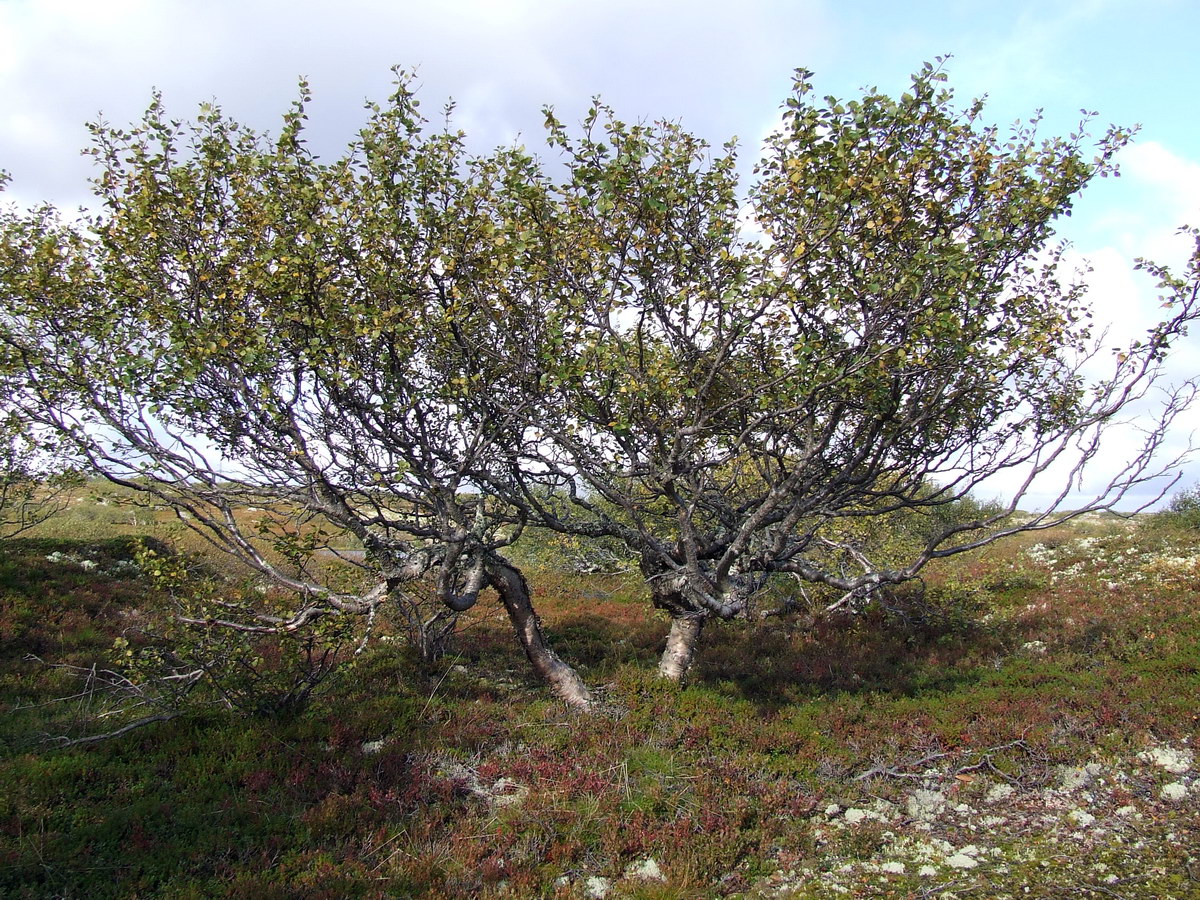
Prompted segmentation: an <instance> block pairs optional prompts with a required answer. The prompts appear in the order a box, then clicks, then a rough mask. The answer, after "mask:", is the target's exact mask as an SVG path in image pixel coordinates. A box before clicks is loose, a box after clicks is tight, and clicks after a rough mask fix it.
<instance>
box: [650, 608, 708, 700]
mask: <svg viewBox="0 0 1200 900" xmlns="http://www.w3.org/2000/svg"><path fill="white" fill-rule="evenodd" d="M703 630H704V617H703V616H699V615H686V614H685V615H678V616H676V615H673V616H671V630H670V631H668V632H667V646H666V648H665V649H664V650H663V655H662V659H660V660H659V662H658V674H659V675H661V676H662V677H663V678H666V679H667V680H668V681H673V682H674V683H675V684H686V683H687V674H688V669H690V668H691V667H692V661H693V660H695V658H696V647H697V646H698V645H699V643H700V632H701V631H703Z"/></svg>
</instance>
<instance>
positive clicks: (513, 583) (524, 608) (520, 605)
mask: <svg viewBox="0 0 1200 900" xmlns="http://www.w3.org/2000/svg"><path fill="white" fill-rule="evenodd" d="M487 575H488V581H489V582H490V583H491V585H492V587H494V588H495V589H496V591H497V593H499V594H500V600H501V602H502V603H503V604H504V609H505V610H506V611H507V612H508V618H509V619H510V620H511V621H512V624H513V629H514V630H515V631H516V633H517V640H519V641H520V642H521V646H522V647H523V648H524V649H525V655H526V656H527V657H529V662H530V664H531V665H532V666H533V670H534V671H535V672H536V673H537V674H538V677H539V678H541V679H542V680H543V681H545V682H546V683H547V684H548V685H550V690H551V692H553V693H554V695H555V696H556V697H558V698H559V699H560V700H565V701H566V702H567V703H569V704H570V705H571V706H575V707H578V708H580V709H586V708H587V707H588V706H589V705H590V704H591V702H592V695H591V693H590V692H589V691H588V689H587V685H586V684H584V683H583V679H582V678H580V677H579V673H578V672H576V671H575V670H574V669H573V668H571V667H570V666H569V665H567V664H566V663H565V662H563V661H562V660H561V659H559V657H558V654H556V653H555V652H554V651H553V650H551V649H550V647H549V646H547V644H546V639H545V637H544V636H543V635H542V626H541V623H540V622H539V621H538V617H537V613H535V612H534V610H533V603H532V601H531V600H530V597H529V584H528V583H527V582H526V581H525V576H524V575H522V574H521V573H520V571H518V570H517V569H515V568H513V567H512V566H509V565H506V564H504V563H503V562H495V561H493V562H492V563H490V564H489V565H488V571H487Z"/></svg>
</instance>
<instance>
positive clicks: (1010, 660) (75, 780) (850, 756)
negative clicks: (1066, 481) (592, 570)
mask: <svg viewBox="0 0 1200 900" xmlns="http://www.w3.org/2000/svg"><path fill="white" fill-rule="evenodd" d="M117 499H119V498H117ZM117 499H114V498H113V497H95V496H88V497H81V499H80V500H79V502H77V503H76V504H75V506H74V507H72V509H71V510H69V511H68V514H67V516H66V517H63V518H61V519H60V520H58V522H57V524H54V525H53V526H49V525H48V528H49V530H47V531H44V532H42V533H40V535H39V536H35V537H33V538H30V539H28V540H18V541H14V542H11V543H10V544H9V545H8V546H6V547H5V548H4V549H3V551H2V552H0V704H2V706H3V710H4V714H3V716H2V717H0V784H3V785H5V790H4V791H3V792H0V894H5V895H8V896H15V897H48V896H63V897H82V896H88V897H132V896H162V897H256V898H257V897H297V896H302V897H352V896H361V897H384V896H414V897H460V896H471V897H537V896H547V897H555V896H557V897H563V898H567V897H589V896H593V897H599V896H605V895H606V896H609V897H642V898H674V897H713V896H730V897H748V898H774V897H797V898H805V897H812V898H817V897H829V896H836V895H839V894H840V895H845V896H854V897H1096V898H1102V897H1103V898H1108V897H1128V898H1135V897H1141V898H1148V897H1189V896H1200V852H1198V851H1197V848H1198V847H1200V760H1198V759H1197V755H1196V746H1195V744H1196V739H1197V738H1196V734H1197V726H1198V723H1200V610H1197V605H1196V602H1195V598H1196V591H1197V589H1198V588H1200V542H1198V541H1197V540H1196V539H1195V537H1194V533H1193V532H1189V531H1187V530H1171V529H1165V530H1164V529H1154V528H1150V527H1146V526H1144V525H1139V524H1137V523H1133V522H1130V521H1129V520H1123V519H1120V518H1116V517H1097V516H1090V517H1085V518H1084V519H1082V520H1079V521H1077V522H1076V523H1074V524H1073V525H1072V526H1070V527H1064V528H1060V529H1057V530H1055V531H1051V532H1044V533H1039V534H1036V535H1025V536H1022V537H1021V538H1018V539H1016V540H1014V541H1012V542H1010V543H1008V544H1004V545H1001V546H998V547H994V548H991V549H990V550H988V551H986V552H983V553H981V554H979V555H977V556H974V557H972V558H970V559H963V560H960V561H956V562H955V563H954V564H953V565H949V566H947V567H945V568H943V569H941V570H938V571H936V572H933V573H931V574H930V577H929V579H928V583H927V585H926V589H925V592H924V594H923V595H922V596H917V595H916V594H913V593H911V592H910V593H904V594H902V595H900V596H897V597H895V598H892V600H891V601H890V602H889V604H887V606H886V607H885V606H878V607H875V608H873V609H871V610H869V611H867V612H866V613H865V614H864V615H861V616H857V617H851V616H845V615H822V614H820V613H819V612H817V611H815V610H804V609H802V610H800V611H798V612H797V613H796V614H795V615H793V616H792V617H791V618H789V619H786V620H783V621H782V622H780V621H779V620H772V621H771V622H770V623H768V624H761V623H760V624H754V623H740V624H736V625H734V626H732V627H724V628H720V629H713V630H712V631H710V632H709V633H708V634H706V636H705V640H704V644H703V646H702V649H701V653H700V657H699V660H698V662H697V666H696V670H695V671H694V673H693V677H692V679H691V684H690V686H688V687H687V688H686V689H684V690H678V689H676V688H674V687H670V686H667V685H664V684H662V683H661V682H660V681H659V680H658V679H657V678H656V677H655V675H654V672H653V664H654V660H655V658H656V655H657V651H658V649H659V648H660V646H661V642H662V640H663V638H664V635H665V631H666V624H667V623H666V621H665V620H660V619H658V618H656V617H655V615H654V614H653V613H652V612H650V611H649V609H648V604H647V603H646V602H645V598H644V596H643V595H642V594H641V593H640V592H641V590H642V589H641V588H640V587H639V585H638V583H637V579H636V578H632V577H626V576H623V575H620V574H617V575H572V574H567V573H565V572H563V571H559V570H555V569H554V568H551V567H547V568H545V569H542V570H538V571H534V572H530V581H531V583H532V584H533V586H534V588H535V591H536V595H537V596H536V599H537V601H538V603H539V609H540V611H541V612H542V614H543V618H544V621H545V625H546V628H547V632H548V635H549V637H550V639H551V640H552V642H553V643H554V645H555V647H556V648H557V649H558V650H559V652H560V653H561V654H562V655H563V656H564V657H565V658H567V659H569V660H570V661H571V662H572V663H575V664H577V665H578V666H579V668H580V670H581V672H582V673H583V674H584V675H585V677H586V678H587V680H588V682H589V684H590V685H592V686H594V687H595V691H596V694H597V695H598V696H599V698H600V702H599V703H598V704H597V705H598V709H597V710H596V711H595V712H594V713H592V714H590V715H581V714H579V713H576V712H573V711H571V710H569V709H567V708H566V707H565V706H563V705H562V704H560V703H558V702H555V701H553V700H551V699H549V698H548V696H547V694H546V693H545V691H544V689H543V688H542V687H541V686H540V685H539V684H537V683H536V682H535V681H534V680H533V679H532V677H531V675H530V674H529V672H528V667H527V665H526V664H525V662H524V660H523V658H521V656H520V651H519V649H518V648H517V647H516V646H515V645H514V644H513V641H512V638H511V634H510V632H509V630H508V626H507V623H506V620H505V619H504V617H503V613H502V611H501V610H500V609H499V607H498V605H497V604H491V605H485V604H482V603H481V604H480V606H479V607H477V608H476V609H474V610H472V611H471V613H470V614H468V615H467V616H466V617H465V618H464V620H463V624H464V628H463V630H462V633H461V634H460V635H459V637H458V638H457V640H456V642H455V645H454V647H453V649H452V651H451V652H450V653H449V654H448V655H447V656H446V657H444V658H443V659H441V660H439V661H437V662H435V663H421V662H419V661H418V660H417V659H416V658H415V657H414V656H413V655H412V654H411V653H409V652H407V651H406V650H405V649H404V648H403V642H402V641H401V640H399V639H398V638H399V635H398V634H397V633H395V632H394V631H392V630H390V626H389V624H388V623H381V624H380V626H379V628H378V634H377V636H376V639H375V640H374V641H373V642H372V643H371V644H370V645H369V646H368V648H367V649H366V650H365V651H364V652H363V653H361V654H360V655H358V656H354V655H353V653H352V650H353V645H350V646H349V647H348V649H347V650H346V651H344V652H343V656H344V657H345V659H344V664H343V665H342V666H341V667H340V668H339V669H337V670H336V672H335V674H334V675H332V676H331V677H330V678H329V679H327V680H326V681H325V682H323V683H322V684H321V686H320V690H319V691H318V692H317V693H315V694H314V695H313V697H312V700H311V703H310V705H309V706H308V708H307V709H305V710H303V711H300V712H295V711H293V712H292V713H291V714H283V713H280V712H278V711H276V712H274V713H272V714H247V713H245V712H239V711H225V710H221V709H218V708H208V709H205V710H201V711H196V712H193V713H190V714H187V715H183V716H180V717H178V718H175V719H172V720H170V721H165V722H160V723H156V724H154V725H151V726H148V727H146V728H143V729H139V730H137V731H135V732H131V733H130V734H127V735H125V736H123V737H121V738H119V739H116V740H113V741H108V742H104V743H100V744H95V745H86V744H84V745H75V746H68V747H63V746H59V744H61V743H62V742H61V741H55V740H54V738H55V737H56V736H59V735H72V736H74V735H77V734H80V733H82V732H80V731H79V730H78V729H79V728H80V727H81V726H83V725H84V724H87V722H88V721H89V717H92V718H91V726H92V727H102V726H103V723H102V722H97V721H95V720H94V717H95V715H96V714H97V712H99V711H102V708H101V707H99V706H97V705H95V703H93V702H92V701H90V700H89V698H88V695H87V694H86V692H81V690H80V688H81V686H82V687H86V679H84V680H83V681H82V682H81V681H80V679H79V677H78V672H79V671H84V672H88V671H90V670H91V667H92V666H93V665H96V666H97V670H99V669H100V668H103V667H105V666H109V665H111V664H112V663H113V661H114V655H113V654H114V650H113V647H114V642H115V641H117V639H118V638H122V637H126V636H128V635H131V634H133V633H135V632H136V631H137V629H138V628H140V627H142V626H143V624H144V622H145V621H146V620H147V617H150V616H152V614H153V613H154V610H155V609H157V608H159V607H161V606H162V605H163V604H164V603H165V602H166V598H165V596H164V595H163V594H162V592H161V591H159V590H158V589H157V588H155V587H154V583H153V580H152V579H150V578H148V577H147V576H146V575H145V574H144V573H143V571H142V569H141V567H139V566H138V564H137V563H136V562H135V556H136V555H137V550H138V544H137V542H136V541H135V540H134V539H133V536H134V535H137V534H142V535H149V536H151V537H157V538H158V539H161V540H173V541H175V542H176V543H177V544H179V545H181V546H183V547H184V548H185V549H188V550H191V551H198V550H199V549H200V548H199V545H190V544H188V543H187V541H186V538H185V537H184V535H183V534H182V533H180V532H176V531H171V530H170V529H171V528H172V527H173V526H171V525H170V524H169V522H168V516H167V515H166V514H165V513H164V512H163V511H158V512H156V511H154V510H147V509H139V508H135V507H130V506H125V505H121V504H120V503H118V502H117ZM99 501H103V502H99ZM71 517H74V518H73V519H72V518H71ZM88 522H90V523H92V524H91V525H90V526H86V527H85V525H86V523H88ZM227 574H229V575H230V577H238V573H236V572H230V573H227ZM581 596H582V597H586V598H587V603H586V604H580V603H578V602H577V601H578V598H580V597H581ZM31 654H32V655H36V656H37V657H38V658H39V659H40V660H42V662H38V661H37V660H34V659H30V658H28V657H29V656H30V655H31ZM50 663H67V664H70V665H72V666H75V667H76V669H75V670H71V671H68V670H66V669H63V668H53V667H50V666H49V665H48V664H50ZM72 695H74V696H75V699H74V700H72V701H70V702H67V703H62V702H58V703H54V702H50V701H52V700H53V699H54V698H58V697H65V696H72Z"/></svg>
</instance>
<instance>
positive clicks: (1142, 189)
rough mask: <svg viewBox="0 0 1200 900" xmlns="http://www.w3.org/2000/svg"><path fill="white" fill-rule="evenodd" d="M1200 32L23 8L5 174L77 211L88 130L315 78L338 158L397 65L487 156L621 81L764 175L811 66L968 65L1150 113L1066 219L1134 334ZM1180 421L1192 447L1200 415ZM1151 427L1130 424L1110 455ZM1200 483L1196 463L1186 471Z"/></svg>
mask: <svg viewBox="0 0 1200 900" xmlns="http://www.w3.org/2000/svg"><path fill="white" fill-rule="evenodd" d="M1196 35H1200V3H1196V2H1195V0H1056V2H1053V3H1047V2H1045V0H1007V2H1004V3H999V2H996V0H959V2H951V0H909V2H905V3H896V2H894V0H892V2H877V0H861V2H860V0H840V2H838V0H790V2H785V0H741V2H740V3H737V4H734V3H731V2H729V0H724V2H714V0H683V2H679V0H662V2H654V0H637V2H635V0H591V2H583V0H578V2H571V0H490V2H489V0H438V2H436V3H435V2H428V0H424V2H411V0H391V2H383V0H376V2H369V0H340V2H339V3H337V4H332V3H329V2H315V0H204V2H201V0H191V2H185V0H0V169H4V170H6V171H8V172H9V173H10V175H11V176H12V182H11V184H10V185H9V188H8V190H7V192H6V194H7V199H8V200H10V201H13V202H16V203H18V204H21V205H33V204H35V203H40V202H51V203H54V204H56V205H58V206H59V207H60V208H64V209H74V208H76V207H78V206H80V205H83V204H86V203H87V202H88V200H89V198H90V191H89V188H88V183H87V179H88V178H89V176H90V175H91V174H92V170H91V164H90V162H89V161H87V160H85V159H83V158H82V157H81V156H80V154H79V151H80V150H81V149H82V148H84V147H85V146H86V144H87V141H88V134H87V129H86V127H85V125H86V123H87V122H89V121H95V120H97V119H100V118H103V119H104V120H106V121H108V122H109V123H111V124H113V125H123V124H126V123H130V122H133V121H135V120H137V119H138V118H139V117H140V114H141V112H142V111H143V110H144V109H145V108H146V106H147V105H148V103H149V100H150V96H151V92H152V90H154V89H158V90H160V91H162V93H163V97H164V102H165V105H166V108H167V110H168V112H169V113H170V115H172V116H173V117H178V118H186V117H188V116H190V115H192V114H194V113H195V111H196V109H197V107H198V105H199V104H200V103H202V102H208V101H214V100H215V101H217V102H218V103H219V104H220V105H221V106H222V107H223V109H224V110H225V111H226V113H227V114H229V115H230V116H232V117H233V118H235V119H238V120H239V121H242V122H244V123H246V124H248V125H251V126H253V127H255V128H257V129H260V130H268V131H274V130H277V128H278V123H279V120H280V116H281V114H282V113H283V112H284V110H285V109H286V108H287V106H288V105H289V103H290V102H291V101H292V100H293V99H295V97H296V96H297V83H298V81H299V79H300V77H301V76H303V77H305V78H307V79H308V81H309V83H310V85H311V87H312V90H313V93H314V101H313V103H312V104H311V106H310V107H309V123H308V124H309V140H310V145H311V146H313V147H314V148H315V149H316V150H317V151H318V152H321V153H322V154H327V155H329V156H334V155H336V154H337V153H339V152H340V150H341V149H342V148H344V146H345V145H346V144H347V143H348V142H349V141H350V140H351V139H352V137H353V136H354V134H355V132H356V130H357V129H358V127H360V126H361V125H362V124H363V122H364V121H365V119H366V113H365V111H364V109H363V105H364V103H365V102H366V101H368V100H384V99H385V98H386V96H387V94H388V93H389V86H390V84H391V81H392V74H391V69H392V67H393V66H402V67H404V68H406V69H411V70H414V71H415V72H416V73H417V79H418V84H419V85H420V93H419V96H420V98H421V100H422V103H423V109H425V111H426V113H427V115H430V116H431V117H436V116H437V115H438V114H439V113H440V110H441V109H442V107H443V105H444V104H445V103H446V101H447V100H449V99H451V98H452V99H453V100H454V102H455V104H456V112H455V122H456V124H457V125H458V126H459V127H461V128H463V129H464V130H465V131H466V132H467V133H468V135H469V141H470V144H471V146H473V147H476V148H477V149H479V150H486V149H488V148H490V147H493V146H496V145H498V144H502V143H509V142H512V141H521V142H523V143H525V144H526V145H528V146H530V147H531V148H534V147H538V146H540V145H541V141H542V120H543V117H542V115H541V109H542V107H543V106H544V105H547V104H548V105H551V106H553V107H554V108H555V110H556V112H557V114H558V116H559V117H560V118H561V119H563V120H564V121H567V122H572V121H577V120H578V119H580V118H582V116H583V114H584V112H585V111H586V110H587V108H588V106H589V105H590V98H591V97H592V96H593V95H597V94H598V95H600V96H602V97H603V99H604V100H605V101H606V102H607V103H609V104H610V105H611V106H613V107H614V108H615V109H616V110H617V112H618V114H619V115H620V116H621V117H622V118H624V119H625V120H626V121H636V120H640V119H670V120H673V121H679V122H680V123H681V124H682V125H683V126H684V127H685V128H687V129H689V130H691V131H693V132H695V133H697V134H700V135H701V136H703V137H705V138H707V139H708V140H710V141H711V142H712V143H713V144H716V145H719V144H721V143H723V142H724V141H726V140H728V139H729V138H730V137H733V136H735V135H736V136H737V137H738V138H739V140H740V143H741V146H742V154H743V157H744V158H745V159H746V160H747V165H749V162H750V161H752V159H753V157H754V155H755V151H756V149H757V146H758V144H759V142H760V141H761V139H762V137H763V136H764V135H766V134H767V133H768V132H769V131H770V130H771V129H772V128H773V127H774V126H775V124H776V123H777V121H778V116H779V108H780V104H781V103H782V102H783V100H784V99H785V97H786V96H787V94H788V91H789V89H790V86H791V80H792V72H793V70H794V69H796V68H797V67H803V68H806V69H809V70H812V71H813V72H814V76H813V81H814V85H815V88H816V92H817V94H818V95H822V96H823V95H825V94H833V95H835V96H838V97H841V98H848V97H853V96H855V95H856V94H857V93H858V92H860V90H861V89H862V88H863V87H878V88H879V89H880V90H883V91H885V92H888V93H894V94H898V93H900V92H901V91H903V90H904V89H905V87H906V85H907V80H908V76H909V74H910V73H912V72H913V71H915V70H917V69H918V68H919V67H920V65H921V64H922V63H923V62H925V61H932V60H933V59H934V58H935V57H938V56H945V55H950V56H951V59H950V60H949V62H948V63H947V64H946V70H947V71H948V73H949V76H950V81H949V84H950V86H951V87H952V88H953V89H954V90H955V92H956V95H957V96H958V97H959V98H961V99H962V100H963V102H964V103H965V102H966V101H967V100H969V99H971V98H974V97H976V96H983V95H986V96H987V98H988V105H987V108H986V112H985V119H987V120H990V121H994V122H996V123H998V124H1000V125H1002V126H1004V125H1007V124H1009V123H1011V122H1013V121H1015V120H1017V119H1019V118H1028V117H1029V116H1030V115H1031V114H1033V113H1034V112H1035V111H1036V110H1038V109H1040V110H1042V111H1043V126H1042V128H1043V131H1044V133H1046V134H1047V135H1050V134H1066V133H1068V132H1070V131H1072V130H1074V128H1075V127H1076V126H1077V125H1078V124H1079V120H1080V113H1081V110H1090V111H1095V112H1096V113H1097V114H1098V118H1097V119H1096V125H1095V128H1097V129H1102V128H1103V126H1104V125H1107V124H1108V123H1110V122H1111V123H1117V124H1120V125H1125V126H1132V125H1138V126H1140V131H1139V133H1138V136H1137V139H1136V141H1135V143H1134V144H1133V146H1132V147H1130V148H1129V149H1127V150H1126V151H1125V152H1124V153H1123V154H1122V157H1121V164H1122V177H1120V178H1118V179H1108V180H1106V181H1100V182H1097V183H1095V184H1094V185H1093V187H1091V188H1089V189H1088V191H1087V192H1086V193H1085V195H1084V196H1083V198H1081V200H1080V201H1079V202H1078V203H1077V205H1076V208H1075V212H1074V215H1073V216H1072V218H1071V219H1069V220H1065V221H1064V222H1063V223H1062V225H1061V227H1060V228H1059V234H1060V236H1061V237H1062V238H1064V239H1066V240H1069V241H1070V242H1071V245H1072V251H1071V256H1070V259H1071V261H1072V264H1073V265H1083V264H1084V263H1085V262H1086V263H1087V264H1088V265H1090V266H1091V267H1092V268H1093V270H1094V271H1093V274H1092V275H1091V276H1090V282H1091V284H1092V292H1091V297H1092V302H1093V304H1094V307H1095V310H1096V318H1097V320H1098V321H1100V322H1101V323H1111V324H1112V325H1113V333H1114V334H1115V335H1120V336H1121V337H1122V339H1124V338H1125V337H1127V336H1129V335H1132V334H1133V332H1135V331H1137V330H1140V329H1143V328H1145V327H1148V326H1149V324H1151V323H1152V322H1153V321H1154V316H1155V312H1156V310H1157V307H1158V303H1157V299H1156V295H1155V292H1154V289H1153V287H1154V286H1153V284H1152V283H1150V282H1149V281H1148V280H1147V279H1146V278H1145V276H1141V275H1139V274H1137V273H1135V272H1133V261H1134V259H1135V258H1137V257H1139V256H1147V257H1150V258H1153V259H1157V260H1160V261H1163V262H1168V263H1172V264H1175V265H1182V263H1183V261H1184V260H1185V259H1186V256H1187V254H1188V251H1189V247H1190V245H1189V244H1188V242H1187V241H1186V240H1183V239H1181V238H1180V237H1179V236H1178V235H1177V234H1176V233H1175V231H1176V229H1177V228H1178V227H1179V226H1180V225H1183V224H1185V223H1191V224H1197V225H1200V104H1198V103H1197V99H1196V93H1197V90H1198V89H1200V54H1197V53H1196V52H1195V48H1194V40H1195V37H1196ZM1172 373H1173V375H1174V376H1175V377H1179V378H1183V377H1191V376H1194V375H1196V374H1198V373H1200V334H1195V335H1192V336H1191V337H1190V338H1188V340H1187V341H1185V342H1183V343H1181V344H1179V345H1177V347H1176V356H1175V358H1174V360H1173V362H1172ZM1181 425H1182V427H1181V428H1180V429H1177V431H1176V432H1175V435H1174V438H1173V446H1174V447H1176V448H1178V447H1180V446H1182V444H1183V443H1185V442H1186V440H1187V436H1188V432H1189V431H1190V430H1191V429H1197V430H1200V415H1197V414H1189V416H1188V418H1187V421H1185V422H1182V423H1181ZM1135 436H1136V431H1135V429H1134V428H1132V427H1130V428H1129V429H1126V430H1125V432H1124V433H1118V434H1114V435H1113V436H1112V437H1111V438H1110V439H1109V440H1108V441H1107V442H1106V452H1109V454H1110V456H1112V458H1113V460H1115V459H1116V458H1117V457H1119V456H1120V454H1121V452H1122V451H1123V449H1125V448H1127V447H1128V446H1130V442H1131V441H1132V440H1133V439H1134V438H1135ZM1111 464H1112V463H1111V461H1109V462H1105V461H1104V460H1102V461H1101V465H1102V466H1103V465H1111ZM1103 474H1104V473H1103V472H1098V473H1097V475H1096V477H1100V476H1101V475H1103ZM1197 481H1200V463H1195V462H1194V463H1192V464H1190V465H1189V466H1188V467H1187V468H1186V469H1185V472H1184V482H1183V483H1184V484H1192V483H1195V482H1197ZM1006 489H1007V485H1005V484H1003V483H999V482H997V484H996V486H995V491H994V492H995V493H996V494H998V495H1003V494H1004V492H1005V490H1006ZM1051 489H1052V486H1050V485H1047V486H1046V487H1045V489H1039V491H1035V493H1034V495H1032V496H1031V497H1030V501H1031V502H1030V503H1029V504H1027V505H1031V506H1036V505H1038V500H1039V498H1042V497H1045V496H1048V493H1047V492H1048V491H1050V490H1051ZM1143 496H1144V495H1143ZM1126 505H1127V506H1128V505H1129V504H1126Z"/></svg>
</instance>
